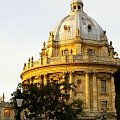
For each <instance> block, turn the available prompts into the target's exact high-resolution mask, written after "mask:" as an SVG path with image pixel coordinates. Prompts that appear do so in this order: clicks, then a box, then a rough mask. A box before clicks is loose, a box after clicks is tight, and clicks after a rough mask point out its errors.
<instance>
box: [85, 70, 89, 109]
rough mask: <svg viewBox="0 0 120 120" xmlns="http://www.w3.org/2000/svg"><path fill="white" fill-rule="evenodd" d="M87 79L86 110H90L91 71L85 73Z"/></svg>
mask: <svg viewBox="0 0 120 120" xmlns="http://www.w3.org/2000/svg"><path fill="white" fill-rule="evenodd" d="M85 80H86V111H90V87H89V72H86V73H85Z"/></svg>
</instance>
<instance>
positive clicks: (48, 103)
mask: <svg viewBox="0 0 120 120" xmlns="http://www.w3.org/2000/svg"><path fill="white" fill-rule="evenodd" d="M22 87H23V89H24V92H23V94H24V103H23V109H27V112H28V117H29V118H30V119H31V118H34V119H35V120H40V119H46V120H48V119H49V120H53V119H56V120H65V119H66V120H75V119H77V117H78V114H80V113H81V112H82V110H83V108H82V102H81V101H80V100H74V101H71V100H70V95H69V91H70V90H72V91H74V92H75V89H74V88H75V86H74V84H69V83H68V82H61V83H58V82H57V81H53V82H49V83H48V84H47V85H45V86H44V85H38V86H37V85H35V84H24V85H22Z"/></svg>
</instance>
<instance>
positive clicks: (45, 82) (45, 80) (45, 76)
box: [44, 74, 47, 85]
mask: <svg viewBox="0 0 120 120" xmlns="http://www.w3.org/2000/svg"><path fill="white" fill-rule="evenodd" d="M44 85H47V74H45V75H44Z"/></svg>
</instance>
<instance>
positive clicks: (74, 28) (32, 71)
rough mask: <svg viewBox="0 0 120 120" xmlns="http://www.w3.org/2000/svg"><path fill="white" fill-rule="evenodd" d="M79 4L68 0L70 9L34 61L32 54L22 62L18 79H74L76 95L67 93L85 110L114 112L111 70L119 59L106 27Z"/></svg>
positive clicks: (115, 66) (30, 81)
mask: <svg viewBox="0 0 120 120" xmlns="http://www.w3.org/2000/svg"><path fill="white" fill-rule="evenodd" d="M83 6H84V5H83V2H82V1H81V0H72V2H71V4H70V7H71V10H70V13H69V14H68V15H67V16H66V17H64V18H63V19H62V20H61V21H60V22H59V23H58V24H57V26H56V27H55V28H54V29H53V30H52V31H50V33H49V37H48V41H47V43H44V44H43V48H42V50H41V53H40V58H39V59H38V60H36V61H34V59H33V57H32V58H31V59H29V60H28V63H25V64H24V68H23V71H22V73H21V75H20V76H21V79H22V83H23V84H24V83H29V84H31V83H34V84H37V83H41V84H47V81H48V80H51V81H52V80H58V81H59V82H60V81H63V80H67V81H68V82H69V83H72V82H74V83H75V85H76V86H77V87H76V91H77V96H75V95H74V93H72V94H71V97H72V98H74V99H75V98H80V99H81V100H83V101H84V103H85V106H84V110H85V112H86V113H88V114H89V115H90V116H95V115H97V116H98V114H101V112H103V110H106V111H107V112H110V113H114V112H115V88H114V78H113V77H112V74H113V73H114V72H115V71H117V70H118V68H119V67H120V59H119V58H118V54H117V52H115V51H114V48H113V45H112V41H110V42H108V39H107V36H106V31H105V30H104V29H102V28H101V26H100V25H99V24H98V23H97V22H96V21H95V20H94V19H93V18H91V17H89V16H88V15H87V14H86V13H85V12H84V10H83ZM101 17H102V16H101Z"/></svg>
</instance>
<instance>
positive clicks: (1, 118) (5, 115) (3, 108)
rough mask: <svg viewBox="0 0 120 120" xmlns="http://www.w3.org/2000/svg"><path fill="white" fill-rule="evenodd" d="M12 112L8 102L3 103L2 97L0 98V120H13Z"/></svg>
mask: <svg viewBox="0 0 120 120" xmlns="http://www.w3.org/2000/svg"><path fill="white" fill-rule="evenodd" d="M14 115H15V113H14V110H13V109H12V106H11V105H10V103H9V102H5V101H4V95H3V97H1V101H0V120H15V119H14Z"/></svg>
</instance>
